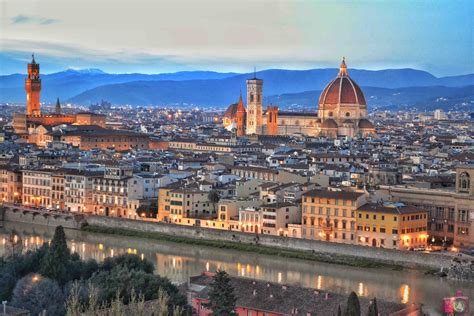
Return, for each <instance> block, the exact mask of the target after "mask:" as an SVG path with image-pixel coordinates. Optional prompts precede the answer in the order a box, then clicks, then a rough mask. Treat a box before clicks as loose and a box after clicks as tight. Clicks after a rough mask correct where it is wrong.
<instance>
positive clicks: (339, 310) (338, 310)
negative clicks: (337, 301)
mask: <svg viewBox="0 0 474 316" xmlns="http://www.w3.org/2000/svg"><path fill="white" fill-rule="evenodd" d="M337 316H342V311H341V305H339V306H338V307H337Z"/></svg>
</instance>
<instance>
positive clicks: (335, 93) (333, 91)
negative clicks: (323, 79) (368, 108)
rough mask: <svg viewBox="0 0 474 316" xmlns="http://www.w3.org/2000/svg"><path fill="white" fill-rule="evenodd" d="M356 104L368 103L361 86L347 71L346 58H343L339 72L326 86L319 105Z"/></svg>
mask: <svg viewBox="0 0 474 316" xmlns="http://www.w3.org/2000/svg"><path fill="white" fill-rule="evenodd" d="M338 104H354V105H364V106H365V105H367V103H366V102H365V97H364V94H363V93H362V90H361V89H360V87H359V86H358V85H357V83H355V81H354V80H352V79H351V78H350V77H349V75H348V73H347V66H346V62H345V60H342V63H341V67H340V70H339V74H338V76H337V77H336V79H334V80H333V81H331V82H330V83H329V84H328V85H327V86H326V88H324V90H323V92H322V93H321V96H320V97H319V105H320V106H324V105H338Z"/></svg>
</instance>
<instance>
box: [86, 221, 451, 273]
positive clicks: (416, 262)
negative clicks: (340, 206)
mask: <svg viewBox="0 0 474 316" xmlns="http://www.w3.org/2000/svg"><path fill="white" fill-rule="evenodd" d="M87 223H88V225H90V226H92V227H95V228H93V229H96V230H98V231H102V229H106V230H103V231H102V232H106V231H107V230H108V231H109V232H110V233H113V232H114V230H115V232H117V234H123V233H128V234H130V235H132V236H147V234H149V233H152V234H151V235H148V236H155V238H162V240H165V239H164V238H166V240H170V241H173V240H174V241H176V242H186V243H190V244H200V245H201V244H203V245H204V244H206V245H209V246H212V247H217V248H224V247H228V248H227V249H237V248H239V249H242V250H245V249H248V250H249V251H256V252H262V251H268V252H269V253H273V254H278V253H280V256H282V257H284V256H292V257H294V258H301V259H305V258H308V259H309V260H313V261H314V260H315V259H316V257H317V258H319V259H320V260H321V261H323V262H328V263H329V262H336V263H341V264H346V265H347V264H348V262H354V263H353V265H354V266H362V267H377V266H385V267H387V266H392V267H394V268H395V267H396V268H397V269H400V268H401V267H403V268H409V269H418V270H424V271H426V270H440V269H441V268H443V269H447V268H448V267H449V266H450V264H451V258H450V257H449V256H446V255H443V254H436V253H424V252H414V251H402V250H394V249H384V248H374V247H366V246H358V245H350V244H342V243H331V242H326V241H320V240H310V239H302V238H288V237H282V236H274V235H262V234H259V235H255V234H249V233H243V232H235V231H226V230H219V229H209V228H202V227H192V226H182V225H175V224H166V223H159V222H152V221H141V220H131V219H124V218H115V217H104V216H95V215H90V216H87ZM111 229H112V230H111ZM154 234H156V235H154ZM267 247H268V248H270V249H269V250H266V248H267ZM295 253H296V254H295Z"/></svg>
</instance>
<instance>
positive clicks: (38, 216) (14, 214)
mask: <svg viewBox="0 0 474 316" xmlns="http://www.w3.org/2000/svg"><path fill="white" fill-rule="evenodd" d="M2 209H3V219H4V220H5V221H7V222H20V223H27V224H35V225H44V226H51V227H56V226H63V227H64V228H71V229H80V228H81V227H82V225H84V223H85V221H84V216H83V215H70V214H54V213H50V214H48V213H42V212H35V211H33V210H23V209H16V208H2ZM0 213H1V211H0Z"/></svg>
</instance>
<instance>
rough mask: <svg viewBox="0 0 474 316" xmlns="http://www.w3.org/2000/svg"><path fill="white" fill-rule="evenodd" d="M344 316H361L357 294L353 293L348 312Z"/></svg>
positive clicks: (349, 300) (349, 299)
mask: <svg viewBox="0 0 474 316" xmlns="http://www.w3.org/2000/svg"><path fill="white" fill-rule="evenodd" d="M344 316H360V303H359V298H358V297H357V294H356V293H355V292H351V294H350V295H349V298H348V299H347V305H346V310H345V311H344Z"/></svg>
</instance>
